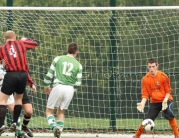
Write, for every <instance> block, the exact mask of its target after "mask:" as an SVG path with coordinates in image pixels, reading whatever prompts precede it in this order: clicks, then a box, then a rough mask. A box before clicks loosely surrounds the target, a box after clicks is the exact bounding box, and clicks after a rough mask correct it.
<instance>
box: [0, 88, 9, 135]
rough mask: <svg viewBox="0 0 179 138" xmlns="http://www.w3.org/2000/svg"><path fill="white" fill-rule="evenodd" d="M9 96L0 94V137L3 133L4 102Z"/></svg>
mask: <svg viewBox="0 0 179 138" xmlns="http://www.w3.org/2000/svg"><path fill="white" fill-rule="evenodd" d="M8 98H9V95H6V94H5V93H3V92H0V135H1V134H2V133H4V132H5V125H4V120H5V116H6V102H7V99H8Z"/></svg>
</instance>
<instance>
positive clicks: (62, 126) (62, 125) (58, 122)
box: [56, 120, 64, 131]
mask: <svg viewBox="0 0 179 138" xmlns="http://www.w3.org/2000/svg"><path fill="white" fill-rule="evenodd" d="M56 124H57V127H58V128H60V131H63V128H64V122H63V121H60V120H58V121H57V123H56Z"/></svg>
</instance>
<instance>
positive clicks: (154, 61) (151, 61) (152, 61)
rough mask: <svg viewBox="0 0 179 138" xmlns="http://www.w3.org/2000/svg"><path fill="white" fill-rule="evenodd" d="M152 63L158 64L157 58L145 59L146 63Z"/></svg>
mask: <svg viewBox="0 0 179 138" xmlns="http://www.w3.org/2000/svg"><path fill="white" fill-rule="evenodd" d="M149 63H150V64H152V63H155V64H156V65H158V62H157V60H156V59H154V58H149V59H148V60H147V64H149Z"/></svg>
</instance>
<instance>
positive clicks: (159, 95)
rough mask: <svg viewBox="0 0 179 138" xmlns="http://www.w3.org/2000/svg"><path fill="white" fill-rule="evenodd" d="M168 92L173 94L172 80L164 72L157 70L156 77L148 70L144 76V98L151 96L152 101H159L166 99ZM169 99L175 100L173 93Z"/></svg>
mask: <svg viewBox="0 0 179 138" xmlns="http://www.w3.org/2000/svg"><path fill="white" fill-rule="evenodd" d="M167 93H170V94H171V87H170V80H169V78H168V76H167V75H166V74H165V73H164V72H161V71H157V75H156V76H154V77H153V76H151V75H150V73H149V72H148V73H147V74H146V75H145V76H144V77H143V78H142V98H146V99H148V98H149V97H150V102H151V103H158V102H162V101H163V100H164V98H165V95H166V94H167ZM169 100H173V97H172V96H171V95H170V97H169Z"/></svg>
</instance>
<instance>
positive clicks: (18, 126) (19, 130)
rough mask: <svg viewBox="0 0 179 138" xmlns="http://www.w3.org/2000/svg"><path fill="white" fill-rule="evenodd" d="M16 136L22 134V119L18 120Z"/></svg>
mask: <svg viewBox="0 0 179 138" xmlns="http://www.w3.org/2000/svg"><path fill="white" fill-rule="evenodd" d="M16 134H17V135H20V134H22V131H21V121H20V118H19V119H18V121H17V124H16Z"/></svg>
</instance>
